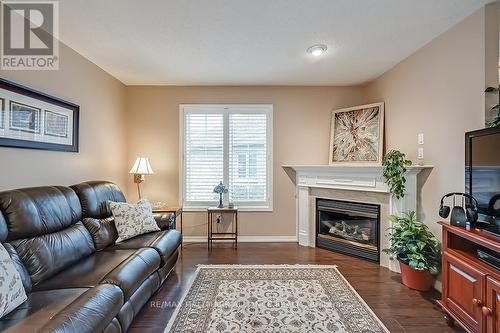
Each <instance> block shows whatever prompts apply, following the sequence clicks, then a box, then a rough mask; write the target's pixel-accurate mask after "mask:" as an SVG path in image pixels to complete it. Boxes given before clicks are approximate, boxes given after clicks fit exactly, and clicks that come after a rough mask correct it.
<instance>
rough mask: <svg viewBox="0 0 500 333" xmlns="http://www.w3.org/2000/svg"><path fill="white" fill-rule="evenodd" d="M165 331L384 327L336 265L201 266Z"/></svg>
mask: <svg viewBox="0 0 500 333" xmlns="http://www.w3.org/2000/svg"><path fill="white" fill-rule="evenodd" d="M165 332H179V333H195V332H200V333H201V332H297V333H298V332H300V333H304V332H364V333H365V332H389V331H388V330H387V329H386V328H385V326H384V325H383V324H382V323H381V322H380V320H379V319H378V318H377V317H376V316H375V314H374V313H373V312H372V311H371V309H370V308H369V307H368V306H367V305H366V303H365V302H364V301H363V300H362V299H361V297H360V296H359V295H358V294H357V293H356V291H354V289H353V288H352V286H351V285H350V284H349V283H348V282H347V281H346V280H345V279H344V277H343V276H342V275H341V274H340V272H339V271H338V270H337V268H336V267H335V266H323V265H259V266H254V265H200V266H199V267H198V269H197V271H196V274H195V277H194V280H193V282H192V285H191V287H190V288H189V290H188V291H187V293H186V294H185V295H184V297H183V299H182V300H181V303H180V304H179V305H178V307H177V308H176V311H175V312H174V314H173V315H172V318H171V319H170V322H169V324H168V326H167V328H166V330H165Z"/></svg>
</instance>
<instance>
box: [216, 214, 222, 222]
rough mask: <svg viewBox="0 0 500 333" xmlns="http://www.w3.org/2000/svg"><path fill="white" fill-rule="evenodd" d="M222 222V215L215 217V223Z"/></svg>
mask: <svg viewBox="0 0 500 333" xmlns="http://www.w3.org/2000/svg"><path fill="white" fill-rule="evenodd" d="M221 222H222V215H218V216H217V223H221Z"/></svg>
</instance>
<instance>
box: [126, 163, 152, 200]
mask: <svg viewBox="0 0 500 333" xmlns="http://www.w3.org/2000/svg"><path fill="white" fill-rule="evenodd" d="M129 173H131V174H133V175H134V183H136V184H137V193H138V194H139V200H140V199H141V183H142V182H143V181H145V180H146V177H144V175H152V174H153V173H154V172H153V169H152V168H151V164H149V159H148V158H147V157H137V159H136V160H135V163H134V166H133V167H132V169H130V171H129Z"/></svg>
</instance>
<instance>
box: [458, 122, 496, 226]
mask: <svg viewBox="0 0 500 333" xmlns="http://www.w3.org/2000/svg"><path fill="white" fill-rule="evenodd" d="M465 192H466V193H468V194H470V195H472V196H473V197H474V198H475V199H476V200H477V201H478V211H479V218H478V223H477V224H476V226H477V227H478V228H481V227H493V228H496V229H498V228H499V227H500V128H499V127H495V128H485V129H482V130H478V131H473V132H467V133H465Z"/></svg>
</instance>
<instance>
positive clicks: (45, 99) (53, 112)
mask: <svg viewBox="0 0 500 333" xmlns="http://www.w3.org/2000/svg"><path fill="white" fill-rule="evenodd" d="M79 113H80V107H79V106H78V105H76V104H73V103H70V102H67V101H63V100H62V99H59V98H57V97H53V96H49V95H47V94H45V93H42V92H39V91H36V90H34V89H31V88H27V87H24V86H22V85H19V84H17V83H13V82H10V81H7V80H5V79H1V78H0V146H4V147H16V148H32V149H44V150H57V151H67V152H78V117H79Z"/></svg>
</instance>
